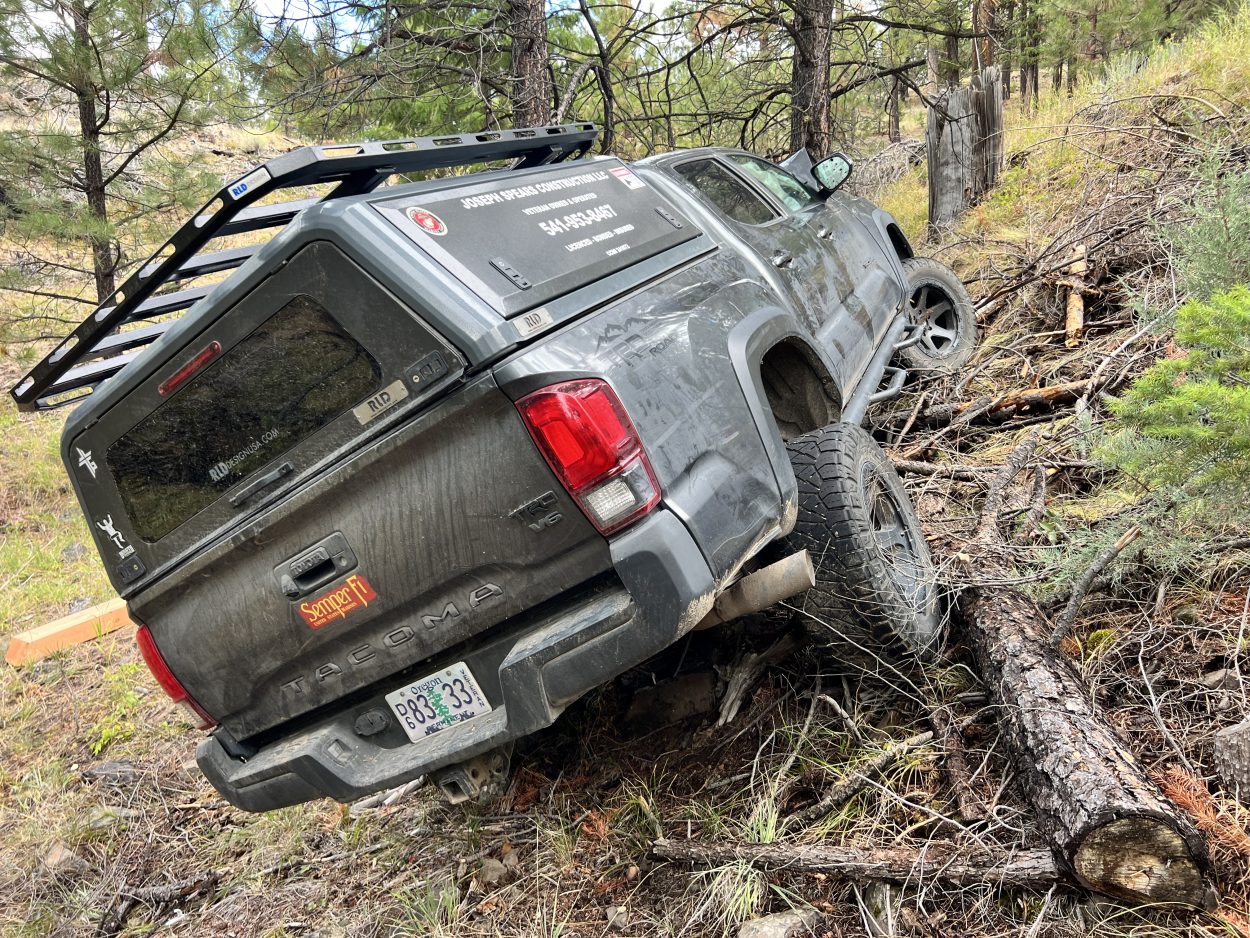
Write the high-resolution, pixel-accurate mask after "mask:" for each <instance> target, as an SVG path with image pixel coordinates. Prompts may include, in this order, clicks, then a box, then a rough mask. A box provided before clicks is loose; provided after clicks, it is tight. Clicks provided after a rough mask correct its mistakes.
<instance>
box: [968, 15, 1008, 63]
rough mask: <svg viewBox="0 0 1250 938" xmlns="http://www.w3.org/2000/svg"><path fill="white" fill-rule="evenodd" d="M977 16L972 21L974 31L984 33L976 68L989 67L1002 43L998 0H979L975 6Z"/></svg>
mask: <svg viewBox="0 0 1250 938" xmlns="http://www.w3.org/2000/svg"><path fill="white" fill-rule="evenodd" d="M976 11H977V17H976V20H975V21H974V25H975V27H976V31H977V32H980V33H985V38H983V39H982V40H981V45H980V49H981V61H980V62H978V63H976V67H977V70H978V71H979V70H980V69H983V68H989V67H990V66H991V65H993V64H994V62H995V59H996V57H997V55H998V47H999V45H1000V44H1001V43H1002V35H1001V34H1000V32H999V27H998V0H981V2H980V4H979V5H978V6H977V8H976Z"/></svg>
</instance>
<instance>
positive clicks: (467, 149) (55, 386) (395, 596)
mask: <svg viewBox="0 0 1250 938" xmlns="http://www.w3.org/2000/svg"><path fill="white" fill-rule="evenodd" d="M596 133H597V131H596V128H595V127H594V125H591V124H573V125H564V126H553V127H540V128H530V129H524V130H512V131H499V132H491V133H482V134H468V135H457V136H446V137H433V138H422V139H412V140H401V141H391V142H370V143H363V144H358V145H350V146H339V145H335V146H321V147H305V148H302V149H299V150H295V151H293V152H291V153H288V154H285V155H283V156H280V157H278V158H276V159H274V160H271V161H270V162H268V163H266V164H264V165H263V166H261V167H259V168H257V169H255V170H253V171H251V172H249V173H247V174H246V175H244V176H243V177H242V178H240V179H237V180H235V181H234V182H232V183H230V184H229V185H227V186H226V187H224V188H223V189H222V190H221V192H220V193H218V194H217V196H215V197H214V198H213V200H212V201H211V202H210V203H209V204H208V205H206V206H205V208H204V209H203V210H201V212H200V213H199V214H198V215H197V216H196V217H195V218H194V219H192V220H191V221H190V222H188V223H187V225H185V226H184V227H183V228H181V229H180V230H179V231H178V232H177V233H176V234H175V235H174V236H173V237H172V238H171V239H170V240H169V242H168V243H167V244H165V245H164V246H163V247H162V248H161V250H160V251H158V252H157V253H156V254H154V255H153V257H152V258H151V260H150V261H148V262H147V263H146V264H145V265H144V266H143V267H142V268H140V269H139V270H138V271H137V272H136V273H135V274H134V275H133V276H132V277H131V278H130V279H129V280H127V281H126V283H125V284H123V285H122V287H121V288H120V289H119V290H118V291H117V293H116V294H115V295H114V296H113V297H111V298H110V299H109V300H108V301H106V302H105V303H103V304H101V306H100V307H99V308H98V309H97V310H96V311H95V312H94V313H93V314H92V315H91V316H90V317H89V318H88V319H87V320H86V321H85V322H84V323H83V324H82V325H81V326H79V327H78V328H77V329H75V330H74V332H73V333H72V334H71V335H70V336H69V337H68V338H67V339H66V340H65V341H64V342H63V343H62V344H61V345H60V346H58V348H57V349H55V350H54V351H53V352H52V353H51V354H50V355H48V356H47V357H46V358H45V359H44V360H43V361H41V362H40V363H39V364H38V365H37V366H36V367H35V368H34V369H33V370H32V371H31V373H30V374H29V375H27V376H26V377H25V378H24V379H23V380H22V381H21V382H20V383H19V384H18V385H17V386H16V387H15V388H14V389H13V391H12V394H13V396H14V398H15V400H16V401H17V403H18V405H19V406H20V407H22V408H24V409H46V408H51V407H56V406H60V405H63V404H67V403H77V404H78V406H77V408H76V409H75V410H74V412H73V413H72V414H71V415H70V417H69V419H68V421H67V422H66V425H65V430H64V437H63V446H62V454H63V458H64V461H65V465H66V468H67V470H68V472H69V475H70V478H71V479H72V480H73V484H74V487H75V490H76V492H77V495H78V498H79V500H80V502H81V505H82V509H83V511H84V513H85V514H86V517H87V519H88V521H89V523H90V528H91V531H92V533H93V534H94V536H95V539H96V544H97V547H98V549H99V552H100V555H101V557H102V558H103V560H104V564H105V567H106V568H107V570H108V573H109V576H110V577H111V578H112V582H113V584H114V585H115V586H116V588H117V590H118V591H119V593H120V594H121V595H122V596H123V597H124V598H125V599H126V600H127V602H128V604H129V608H130V612H131V615H132V617H133V618H134V619H135V621H136V622H138V623H142V624H141V625H140V627H139V630H138V643H139V647H140V650H141V652H142V654H143V657H144V659H145V660H146V662H147V664H148V666H149V667H150V668H151V670H152V672H153V673H154V675H155V677H156V679H157V680H158V681H159V683H160V684H161V685H162V687H163V688H164V689H165V691H166V692H167V693H169V695H170V696H171V697H172V698H173V699H174V700H176V701H178V702H179V703H181V704H184V705H185V706H186V707H187V708H189V710H190V711H191V712H192V713H193V715H194V718H195V719H196V721H197V722H198V723H199V724H201V725H202V727H203V728H205V729H209V730H211V731H210V732H209V733H208V734H207V735H206V736H205V737H204V738H203V739H202V741H201V742H200V744H199V750H198V761H199V765H200V766H201V768H202V769H203V771H204V773H205V775H206V776H207V777H208V778H209V779H210V780H211V782H212V783H213V785H215V786H216V787H217V789H218V790H219V791H220V792H221V793H222V795H224V796H225V797H226V798H227V799H228V800H229V801H230V802H231V803H233V804H235V805H237V806H239V807H241V808H245V809H248V810H253V811H262V810H268V809H272V808H278V807H281V806H284V805H290V804H295V803H298V802H303V801H308V800H310V799H314V798H321V797H327V796H328V797H330V798H334V799H338V800H340V801H348V800H352V799H355V798H358V797H360V796H362V795H365V794H368V793H371V792H375V791H378V790H381V789H384V788H386V787H390V786H394V785H397V784H400V783H402V782H404V781H407V780H409V779H413V778H415V777H417V776H419V775H428V776H430V777H432V778H433V779H435V780H436V781H437V782H438V783H439V785H440V786H441V787H442V788H443V789H444V791H446V792H447V793H448V794H449V795H451V796H452V797H453V798H455V799H463V798H466V797H473V796H477V795H479V794H481V793H482V792H483V791H487V790H489V788H490V785H491V784H492V782H497V781H498V778H499V777H500V775H501V774H502V773H504V772H506V766H507V756H508V753H509V752H510V748H511V745H512V743H513V742H514V741H515V740H517V739H519V738H521V737H523V736H526V735H527V734H530V733H533V732H534V731H536V730H538V729H540V728H542V727H544V726H547V725H549V724H551V723H552V722H553V721H554V720H555V719H556V718H557V717H558V716H559V714H560V713H561V711H563V710H564V709H565V708H567V707H568V706H569V704H570V703H571V702H573V701H574V700H576V699H577V698H578V697H579V696H581V695H583V694H585V693H586V692H587V691H588V690H590V689H592V688H594V687H596V686H597V685H599V684H601V683H603V682H605V681H607V680H609V679H611V678H613V677H614V676H616V675H619V674H621V673H622V672H624V671H626V670H627V669H629V668H631V667H633V666H635V665H637V664H638V663H640V662H642V661H644V660H645V659H647V658H648V657H650V656H652V655H654V654H656V653H658V652H660V651H662V650H663V649H665V648H666V647H668V646H669V645H671V644H672V643H674V642H675V641H677V640H678V639H680V638H682V637H683V636H684V635H686V634H687V633H689V632H690V631H691V630H694V629H696V628H698V627H699V626H701V625H708V624H710V623H713V622H718V621H721V620H724V619H728V618H732V617H734V616H737V615H740V614H742V613H744V612H749V611H753V610H757V609H760V608H763V607H764V606H766V605H769V604H771V603H774V602H776V601H778V600H781V599H786V598H791V597H792V598H793V599H792V603H793V606H794V608H795V609H796V610H797V614H798V615H799V616H800V617H801V618H802V619H803V620H804V621H805V622H806V623H807V624H808V625H809V626H810V627H811V628H812V629H814V630H815V632H816V634H818V635H823V636H824V641H825V644H826V645H827V646H828V648H829V651H830V653H831V654H833V655H835V656H845V657H855V656H874V655H880V656H889V655H891V654H894V653H898V654H906V653H911V654H922V653H923V652H924V651H926V650H927V649H928V648H930V647H931V646H932V645H933V643H934V641H935V639H936V636H937V632H938V630H939V616H938V609H937V599H936V596H935V590H934V586H933V575H932V566H931V563H930V560H929V555H928V551H927V548H926V546H925V543H924V539H923V536H922V535H921V533H920V529H919V526H918V524H917V522H916V519H915V514H914V512H913V510H912V508H911V506H910V504H909V502H908V499H907V496H906V494H905V493H904V491H903V489H902V487H901V486H900V484H899V481H898V478H897V476H896V475H895V474H894V472H893V470H892V469H891V467H890V465H889V463H888V462H887V461H886V460H885V458H884V456H883V455H882V453H881V451H880V449H879V448H878V447H877V446H876V444H875V443H873V441H872V440H871V438H870V437H869V436H868V435H867V434H866V433H865V432H864V431H863V430H861V429H860V428H859V424H860V423H861V422H862V419H863V416H864V413H865V409H866V408H867V406H868V405H869V403H871V402H872V401H873V400H877V399H881V398H883V397H888V396H890V395H892V394H894V393H897V391H898V389H899V388H900V387H901V385H902V383H903V381H904V380H905V378H906V375H907V372H908V370H910V369H915V368H926V369H939V370H941V369H946V370H949V369H952V368H955V367H958V365H959V364H961V363H962V362H963V361H964V359H965V358H966V357H967V355H968V352H969V349H970V346H971V342H972V340H973V333H974V331H975V323H974V320H973V319H972V314H971V306H970V304H969V303H968V299H967V294H966V293H965V292H964V289H963V286H962V285H961V284H960V283H959V281H958V279H957V278H955V277H954V275H953V274H951V273H950V271H948V270H947V269H946V268H944V267H942V266H941V265H940V264H937V263H935V262H933V261H930V260H925V259H918V258H914V257H913V256H912V251H911V248H910V247H909V246H908V242H907V240H906V238H905V237H904V235H903V233H902V232H901V231H900V230H899V228H898V225H897V224H895V222H894V221H893V219H892V218H891V217H890V216H889V215H887V214H886V213H884V212H882V211H881V210H880V209H877V208H875V207H873V206H872V205H870V204H868V203H866V202H864V201H862V200H860V199H858V198H855V197H853V196H851V195H849V194H846V193H845V192H843V191H840V189H839V187H840V186H841V184H842V182H844V181H845V179H846V177H847V176H848V175H849V173H850V170H851V167H850V163H849V161H848V160H847V159H846V158H845V157H843V156H840V155H838V156H834V157H831V158H830V159H828V160H825V161H823V162H821V163H818V164H816V165H815V166H813V165H812V164H811V161H810V160H808V159H806V156H805V154H799V155H797V156H796V157H794V158H792V159H791V160H788V161H787V162H786V164H784V165H782V166H778V165H775V164H773V163H771V162H768V161H766V160H763V159H761V158H759V157H757V156H753V155H751V154H749V153H745V152H739V151H733V150H725V149H697V150H686V151H681V152H674V153H669V154H665V155H662V156H655V157H651V158H648V159H645V160H641V161H639V162H635V163H626V162H623V161H621V160H619V159H615V158H611V157H606V156H599V157H590V156H588V155H587V154H588V153H589V150H590V147H591V145H592V143H593V142H594V140H595V137H596ZM469 167H476V168H477V171H474V172H465V171H464V170H465V169H466V168H469ZM501 167H502V168H501ZM413 175H419V176H424V177H426V178H424V179H423V181H417V182H412V181H410V178H411V177H412V176H413ZM293 195H294V196H298V197H297V198H293V199H292V198H291V196H293ZM813 565H814V573H813ZM813 581H814V583H815V585H814V586H813V585H812V583H813Z"/></svg>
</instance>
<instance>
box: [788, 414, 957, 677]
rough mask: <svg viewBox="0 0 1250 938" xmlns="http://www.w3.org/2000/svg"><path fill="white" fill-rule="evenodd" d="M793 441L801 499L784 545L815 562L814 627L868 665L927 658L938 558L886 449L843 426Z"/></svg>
mask: <svg viewBox="0 0 1250 938" xmlns="http://www.w3.org/2000/svg"><path fill="white" fill-rule="evenodd" d="M787 448H788V449H789V452H790V462H791V465H792V466H793V467H794V475H795V478H796V479H797V480H798V489H799V504H798V519H797V521H796V522H795V525H794V530H793V531H792V532H791V533H790V534H789V535H788V536H787V539H786V548H787V550H795V551H797V550H803V549H806V550H807V551H808V552H809V553H810V554H811V557H812V562H813V564H814V565H815V567H816V585H815V586H814V587H812V588H811V589H810V590H808V591H807V592H806V593H805V594H803V597H802V599H801V602H802V613H803V615H802V618H803V620H804V627H805V628H806V629H807V631H808V633H809V634H810V635H811V636H812V638H813V639H814V640H815V642H816V643H817V645H818V646H820V647H822V648H824V649H825V650H827V651H828V652H829V654H830V656H831V657H834V658H836V659H838V660H841V661H847V662H851V663H854V664H856V665H858V666H860V667H867V668H871V667H873V665H874V664H875V663H876V662H878V661H880V660H885V661H887V662H891V663H898V662H902V661H904V660H905V659H907V658H909V657H924V656H926V655H927V654H928V653H930V652H931V651H932V650H933V649H934V647H935V646H936V644H937V639H938V633H939V631H940V628H941V619H940V616H939V614H938V599H937V588H936V582H935V581H936V575H935V573H934V569H933V561H932V559H931V558H930V556H929V548H928V545H927V544H926V543H925V539H924V534H923V532H922V531H921V529H920V521H919V519H918V518H917V517H916V512H915V509H914V508H913V507H912V504H911V500H910V499H909V498H908V497H907V492H906V491H905V490H904V488H903V483H902V481H901V480H900V479H899V477H898V473H897V472H895V470H894V467H893V465H891V464H890V461H889V459H888V458H887V457H886V455H885V453H884V452H882V450H881V447H880V446H878V445H877V444H876V442H875V441H874V440H873V439H872V437H871V436H869V435H868V434H867V433H865V432H864V431H863V430H862V429H860V428H859V427H857V426H853V425H851V424H845V423H839V424H833V425H831V426H828V427H824V428H822V429H820V430H817V431H815V432H814V433H809V434H807V435H805V436H802V437H799V438H798V439H797V440H793V441H792V442H790V443H789V444H787Z"/></svg>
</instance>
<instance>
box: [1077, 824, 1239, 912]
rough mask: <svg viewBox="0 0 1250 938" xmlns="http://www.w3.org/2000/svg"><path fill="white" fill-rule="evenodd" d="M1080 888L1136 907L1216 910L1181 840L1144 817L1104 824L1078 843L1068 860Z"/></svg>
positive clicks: (1160, 825)
mask: <svg viewBox="0 0 1250 938" xmlns="http://www.w3.org/2000/svg"><path fill="white" fill-rule="evenodd" d="M1072 868H1073V872H1074V873H1075V874H1076V877H1077V879H1078V880H1080V882H1081V883H1082V885H1084V886H1086V887H1088V888H1089V889H1092V890H1094V891H1096V892H1102V893H1107V894H1109V895H1114V896H1120V897H1122V898H1126V899H1133V900H1134V901H1138V902H1140V901H1142V900H1143V899H1146V900H1149V901H1153V902H1161V903H1179V904H1183V905H1188V906H1196V907H1198V908H1204V909H1207V910H1210V909H1213V908H1214V907H1215V898H1216V897H1215V895H1214V893H1213V892H1212V891H1211V890H1210V889H1209V888H1208V886H1207V883H1206V880H1205V878H1204V876H1203V870H1202V868H1201V867H1200V866H1199V865H1198V863H1197V862H1195V860H1194V856H1193V851H1192V850H1191V848H1190V845H1189V844H1188V843H1186V841H1185V838H1184V837H1182V836H1181V835H1180V834H1179V833H1177V831H1176V830H1175V829H1174V828H1172V827H1171V826H1170V825H1169V824H1167V823H1165V822H1163V821H1161V820H1159V819H1157V818H1147V817H1134V818H1121V819H1120V820H1118V821H1112V822H1111V823H1110V824H1104V825H1103V826H1102V827H1099V828H1097V829H1096V830H1094V831H1093V832H1091V833H1090V834H1089V835H1088V836H1086V837H1085V839H1084V840H1083V841H1082V842H1081V844H1080V846H1079V847H1078V848H1077V850H1076V853H1075V855H1074V856H1073V858H1072Z"/></svg>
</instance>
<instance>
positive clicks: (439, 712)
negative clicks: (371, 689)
mask: <svg viewBox="0 0 1250 938" xmlns="http://www.w3.org/2000/svg"><path fill="white" fill-rule="evenodd" d="M386 702H387V703H388V704H390V705H391V709H392V710H394V711H395V716H397V717H399V725H400V726H402V727H403V728H404V732H406V733H407V734H408V738H409V739H410V740H412V741H413V742H414V743H415V742H418V741H419V740H422V739H425V738H426V737H427V736H432V735H433V734H435V733H437V732H439V731H440V730H445V729H447V727H449V726H455V725H457V724H459V723H464V722H466V721H467V720H472V719H473V718H474V717H480V716H481V715H482V714H483V713H490V711H491V705H490V704H489V703H488V702H487V700H486V695H485V694H483V693H482V688H480V687H478V686H477V681H475V680H474V679H473V673H472V672H471V671H470V670H469V668H468V666H467V665H465V663H464V662H463V661H458V662H456V663H455V664H453V665H452V666H451V667H449V668H445V669H444V670H442V671H439V672H438V673H437V674H431V675H429V676H428V677H423V678H421V679H420V680H418V681H413V682H412V683H411V684H409V685H407V686H406V687H401V688H400V689H399V690H397V691H392V692H391V693H389V694H387V695H386Z"/></svg>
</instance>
